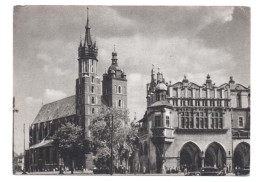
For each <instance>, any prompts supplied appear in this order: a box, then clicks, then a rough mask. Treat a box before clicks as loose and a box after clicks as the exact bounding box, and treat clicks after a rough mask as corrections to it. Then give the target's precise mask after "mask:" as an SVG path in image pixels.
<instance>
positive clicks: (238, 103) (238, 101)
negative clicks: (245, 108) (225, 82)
mask: <svg viewBox="0 0 260 182" xmlns="http://www.w3.org/2000/svg"><path fill="white" fill-rule="evenodd" d="M237 107H241V94H240V93H238V94H237Z"/></svg>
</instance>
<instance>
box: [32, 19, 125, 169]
mask: <svg viewBox="0 0 260 182" xmlns="http://www.w3.org/2000/svg"><path fill="white" fill-rule="evenodd" d="M99 61H100V60H98V48H97V45H96V42H93V41H92V39H91V35H90V25H89V18H87V24H86V26H85V38H84V40H83V41H82V40H81V41H80V44H79V47H78V60H77V62H78V63H77V64H78V78H77V79H76V89H75V91H76V92H75V95H72V96H70V97H67V98H64V99H61V100H57V101H54V102H51V103H48V104H45V105H43V106H42V107H41V109H40V111H39V113H38V114H37V116H36V118H35V119H34V121H33V123H32V124H31V125H30V132H29V135H30V145H29V147H30V148H29V151H28V153H29V168H30V170H31V171H48V170H51V171H52V170H55V169H58V167H59V166H60V165H65V166H66V159H62V158H61V157H60V155H59V153H58V151H57V150H56V149H55V147H54V146H53V145H52V142H53V140H52V136H53V134H54V132H55V131H56V130H57V129H58V128H59V127H60V126H61V124H62V123H65V122H75V121H76V122H77V124H78V125H80V126H82V127H83V129H84V132H85V137H86V138H89V137H91V135H90V132H89V130H88V126H89V124H90V118H91V116H93V115H94V114H95V113H96V112H97V111H98V109H99V108H100V107H101V105H102V104H104V105H107V106H109V107H118V108H127V79H126V74H125V73H124V72H123V71H122V69H120V67H119V66H118V59H117V52H116V51H115V49H114V51H113V52H112V63H111V66H110V67H109V69H108V71H107V72H106V73H104V75H103V81H102V83H101V78H100V77H99V76H98V75H97V70H98V62H99ZM92 157H93V156H92V153H89V154H86V155H85V156H84V159H85V160H82V158H80V157H79V158H78V159H76V160H75V166H76V167H77V166H79V167H81V166H83V167H84V168H87V169H92V168H93V158H92Z"/></svg>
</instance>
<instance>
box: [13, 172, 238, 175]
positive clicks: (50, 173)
mask: <svg viewBox="0 0 260 182" xmlns="http://www.w3.org/2000/svg"><path fill="white" fill-rule="evenodd" d="M16 175H22V172H16ZM27 175H60V174H59V171H45V172H31V173H27ZM63 175H71V173H70V171H64V174H63ZM73 175H97V176H104V175H109V174H93V173H92V172H91V171H85V172H82V171H75V172H74V174H73ZM113 175H114V176H134V175H138V176H158V175H160V176H184V173H174V174H113ZM226 176H235V174H234V173H228V174H227V175H226Z"/></svg>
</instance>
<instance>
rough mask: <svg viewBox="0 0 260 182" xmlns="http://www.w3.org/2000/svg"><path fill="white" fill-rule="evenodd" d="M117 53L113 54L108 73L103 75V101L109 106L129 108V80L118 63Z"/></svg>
mask: <svg viewBox="0 0 260 182" xmlns="http://www.w3.org/2000/svg"><path fill="white" fill-rule="evenodd" d="M117 61H118V60H117V52H116V50H115V48H114V51H113V52H112V63H111V66H110V67H109V68H108V71H107V72H106V73H105V74H103V81H102V88H103V89H102V90H103V99H104V101H105V102H106V104H107V106H109V107H115V108H123V109H126V108H127V79H126V74H125V73H124V72H123V71H122V70H121V68H120V67H119V66H118V63H117Z"/></svg>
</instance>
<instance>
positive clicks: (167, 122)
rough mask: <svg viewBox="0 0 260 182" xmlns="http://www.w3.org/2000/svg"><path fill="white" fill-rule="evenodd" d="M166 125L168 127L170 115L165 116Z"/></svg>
mask: <svg viewBox="0 0 260 182" xmlns="http://www.w3.org/2000/svg"><path fill="white" fill-rule="evenodd" d="M166 126H167V127H170V117H169V116H166Z"/></svg>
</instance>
